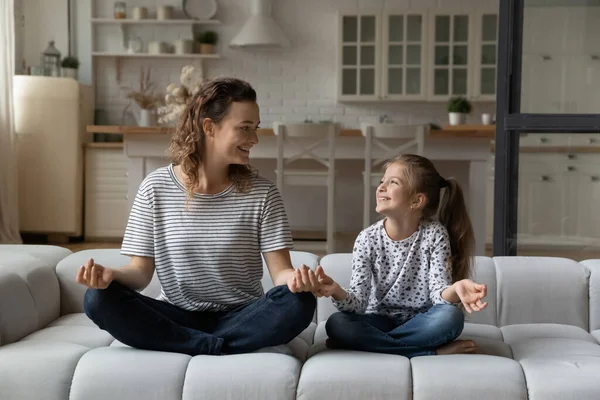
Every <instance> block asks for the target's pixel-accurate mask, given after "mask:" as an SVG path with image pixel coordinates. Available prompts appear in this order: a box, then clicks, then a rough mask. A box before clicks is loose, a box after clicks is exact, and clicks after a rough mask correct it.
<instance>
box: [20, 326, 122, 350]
mask: <svg viewBox="0 0 600 400" xmlns="http://www.w3.org/2000/svg"><path fill="white" fill-rule="evenodd" d="M21 340H22V341H28V340H37V341H40V340H42V341H47V342H54V343H74V344H78V345H81V346H85V347H88V348H94V347H104V346H108V345H110V344H111V343H112V341H113V340H114V338H113V337H112V336H111V335H110V334H109V333H108V332H106V331H103V330H101V329H100V328H98V327H96V326H79V325H59V326H50V327H47V328H44V329H40V330H39V331H37V332H33V333H32V334H30V335H27V336H25V337H24V338H23V339H21Z"/></svg>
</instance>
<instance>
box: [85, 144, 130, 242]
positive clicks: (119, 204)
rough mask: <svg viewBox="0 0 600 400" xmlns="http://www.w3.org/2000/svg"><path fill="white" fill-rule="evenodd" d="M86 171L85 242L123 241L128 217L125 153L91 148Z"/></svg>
mask: <svg viewBox="0 0 600 400" xmlns="http://www.w3.org/2000/svg"><path fill="white" fill-rule="evenodd" d="M85 169H86V171H85V237H86V239H87V238H122V237H123V234H124V233H125V226H126V224H127V218H128V216H129V203H128V200H127V158H126V157H125V154H124V153H123V150H122V149H118V148H116V149H113V148H88V149H87V151H86V166H85Z"/></svg>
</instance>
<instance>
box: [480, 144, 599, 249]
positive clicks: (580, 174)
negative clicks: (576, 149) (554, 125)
mask: <svg viewBox="0 0 600 400" xmlns="http://www.w3.org/2000/svg"><path fill="white" fill-rule="evenodd" d="M551 136H555V135H551ZM561 136H562V135H561ZM578 136H579V135H571V136H570V137H569V136H567V135H565V136H563V138H562V139H563V140H565V141H571V142H573V141H575V140H576V139H578ZM581 136H586V135H581ZM586 139H587V140H589V139H590V138H584V137H581V138H579V140H580V141H585V140H586ZM521 145H523V144H521ZM544 145H547V144H544ZM544 145H542V146H541V147H543V146H544ZM592 146H593V144H588V147H592ZM596 147H597V145H596ZM599 150H600V149H599ZM493 163H494V161H493V158H492V160H491V161H490V164H489V166H488V181H487V185H488V186H487V188H486V196H487V201H486V210H487V211H486V212H487V215H486V242H487V243H488V244H490V243H491V242H492V238H493V209H494V208H493V207H494V165H493ZM518 190H519V194H518V195H519V199H518V211H517V218H518V223H517V243H518V244H519V245H525V246H527V245H543V246H569V245H572V246H588V245H594V246H597V245H598V244H599V243H600V210H598V207H597V204H598V203H599V202H600V152H599V153H537V152H536V153H526V152H522V153H521V155H520V159H519V188H518Z"/></svg>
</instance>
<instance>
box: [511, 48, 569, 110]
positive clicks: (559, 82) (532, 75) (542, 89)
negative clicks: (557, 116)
mask: <svg viewBox="0 0 600 400" xmlns="http://www.w3.org/2000/svg"><path fill="white" fill-rule="evenodd" d="M567 61H568V58H567V57H566V56H561V55H540V54H523V61H522V62H523V68H522V69H523V71H522V83H521V93H522V94H521V112H523V113H561V112H563V111H562V110H563V108H564V101H565V100H564V93H563V82H564V77H563V75H564V73H565V65H566V62H567Z"/></svg>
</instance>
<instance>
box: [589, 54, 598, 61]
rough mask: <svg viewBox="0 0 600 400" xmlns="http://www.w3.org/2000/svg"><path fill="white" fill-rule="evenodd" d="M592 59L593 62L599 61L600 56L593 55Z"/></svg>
mask: <svg viewBox="0 0 600 400" xmlns="http://www.w3.org/2000/svg"><path fill="white" fill-rule="evenodd" d="M590 58H591V59H592V60H594V61H598V60H600V56H599V55H597V54H592V55H591V56H590Z"/></svg>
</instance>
